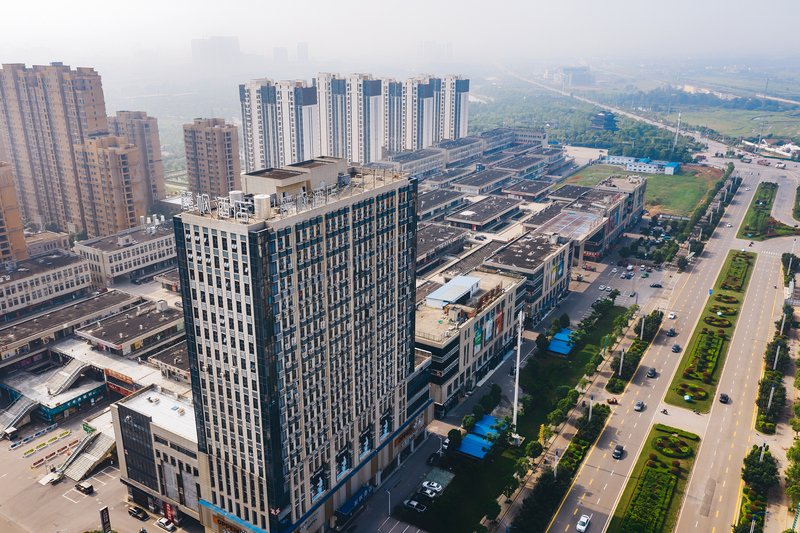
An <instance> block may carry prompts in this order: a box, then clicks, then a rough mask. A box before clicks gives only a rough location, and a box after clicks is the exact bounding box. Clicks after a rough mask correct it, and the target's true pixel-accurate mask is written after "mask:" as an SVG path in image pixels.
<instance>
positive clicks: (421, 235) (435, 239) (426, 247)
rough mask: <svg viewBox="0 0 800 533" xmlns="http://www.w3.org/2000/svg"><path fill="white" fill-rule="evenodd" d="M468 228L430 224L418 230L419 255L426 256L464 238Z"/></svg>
mask: <svg viewBox="0 0 800 533" xmlns="http://www.w3.org/2000/svg"><path fill="white" fill-rule="evenodd" d="M466 234H467V230H465V229H463V228H456V227H455V226H445V225H444V224H430V225H428V226H424V227H422V228H420V229H418V230H417V257H418V258H419V257H424V256H426V255H427V254H429V253H430V252H433V251H435V250H436V249H437V248H440V247H443V246H447V245H448V244H450V243H451V242H453V241H454V240H456V239H458V238H463V237H464V236H465V235H466Z"/></svg>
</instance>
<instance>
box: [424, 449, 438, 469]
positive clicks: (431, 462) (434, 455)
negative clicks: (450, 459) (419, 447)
mask: <svg viewBox="0 0 800 533" xmlns="http://www.w3.org/2000/svg"><path fill="white" fill-rule="evenodd" d="M441 458H442V457H441V456H440V455H439V452H433V453H432V454H430V455H429V456H428V460H427V461H425V462H426V463H428V464H429V465H430V466H435V465H437V464H439V461H440V460H441Z"/></svg>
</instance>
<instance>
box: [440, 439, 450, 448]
mask: <svg viewBox="0 0 800 533" xmlns="http://www.w3.org/2000/svg"><path fill="white" fill-rule="evenodd" d="M449 446H450V439H449V438H446V439H444V441H443V442H442V451H447V448H448V447H449Z"/></svg>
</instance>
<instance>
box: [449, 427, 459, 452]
mask: <svg viewBox="0 0 800 533" xmlns="http://www.w3.org/2000/svg"><path fill="white" fill-rule="evenodd" d="M447 438H448V439H450V444H449V445H448V447H447V451H455V450H457V449H459V448H460V447H461V439H462V438H463V437H462V435H461V430H460V429H458V428H453V429H451V430H450V431H448V432H447Z"/></svg>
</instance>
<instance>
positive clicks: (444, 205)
mask: <svg viewBox="0 0 800 533" xmlns="http://www.w3.org/2000/svg"><path fill="white" fill-rule="evenodd" d="M463 204H464V194H463V193H461V192H459V191H454V190H452V189H434V190H432V191H430V192H426V193H422V194H420V195H419V196H417V220H419V221H425V220H436V219H438V218H441V217H442V216H443V215H446V214H447V213H450V212H451V211H453V210H454V209H456V208H458V207H460V206H461V205H463Z"/></svg>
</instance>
